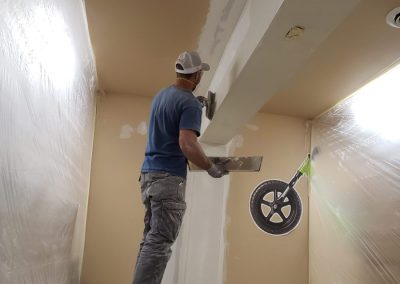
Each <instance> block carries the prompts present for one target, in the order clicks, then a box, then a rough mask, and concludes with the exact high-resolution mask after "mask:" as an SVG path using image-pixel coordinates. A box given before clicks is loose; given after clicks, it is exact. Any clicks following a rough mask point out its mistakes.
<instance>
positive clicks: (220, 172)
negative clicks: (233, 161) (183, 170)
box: [207, 164, 228, 178]
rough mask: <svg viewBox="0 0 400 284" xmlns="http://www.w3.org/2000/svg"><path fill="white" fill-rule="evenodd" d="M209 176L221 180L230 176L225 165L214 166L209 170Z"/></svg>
mask: <svg viewBox="0 0 400 284" xmlns="http://www.w3.org/2000/svg"><path fill="white" fill-rule="evenodd" d="M207 172H208V174H209V175H210V176H212V177H213V178H220V177H223V176H224V175H226V174H228V171H227V170H225V168H224V166H223V165H216V164H212V166H211V168H209V169H208V170H207Z"/></svg>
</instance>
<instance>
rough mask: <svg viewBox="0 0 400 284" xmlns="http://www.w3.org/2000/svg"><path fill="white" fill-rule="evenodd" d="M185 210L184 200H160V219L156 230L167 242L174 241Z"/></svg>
mask: <svg viewBox="0 0 400 284" xmlns="http://www.w3.org/2000/svg"><path fill="white" fill-rule="evenodd" d="M185 210H186V204H185V203H184V202H175V201H167V200H163V201H162V208H161V220H160V222H159V223H158V230H159V233H160V234H161V235H162V236H163V237H164V238H166V239H167V240H168V241H169V242H174V241H175V240H176V238H177V237H178V233H179V229H180V227H181V224H182V220H183V215H184V214H185Z"/></svg>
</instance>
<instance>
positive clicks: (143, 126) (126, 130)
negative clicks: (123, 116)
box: [119, 121, 147, 139]
mask: <svg viewBox="0 0 400 284" xmlns="http://www.w3.org/2000/svg"><path fill="white" fill-rule="evenodd" d="M135 131H136V132H137V133H138V134H140V135H143V136H144V135H146V134H147V123H146V121H142V122H141V123H139V125H138V127H137V128H136V130H135V128H134V127H133V126H132V125H130V124H124V125H122V126H121V130H120V132H119V138H121V139H130V138H131V137H132V135H133V134H134V133H135Z"/></svg>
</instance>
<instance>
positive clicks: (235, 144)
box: [233, 135, 244, 148]
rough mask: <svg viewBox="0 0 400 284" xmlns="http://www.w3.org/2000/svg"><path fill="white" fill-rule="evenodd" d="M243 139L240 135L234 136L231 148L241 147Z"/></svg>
mask: <svg viewBox="0 0 400 284" xmlns="http://www.w3.org/2000/svg"><path fill="white" fill-rule="evenodd" d="M243 143H244V138H243V136H242V135H236V136H235V137H233V147H235V148H240V147H242V146H243Z"/></svg>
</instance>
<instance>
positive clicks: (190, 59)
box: [175, 51, 210, 74]
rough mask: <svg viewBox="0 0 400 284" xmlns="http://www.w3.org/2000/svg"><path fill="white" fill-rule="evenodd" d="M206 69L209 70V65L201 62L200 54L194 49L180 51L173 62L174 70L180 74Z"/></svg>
mask: <svg viewBox="0 0 400 284" xmlns="http://www.w3.org/2000/svg"><path fill="white" fill-rule="evenodd" d="M208 70H210V65H208V64H207V63H204V62H202V61H201V58H200V55H199V54H198V53H197V52H196V51H185V52H182V53H181V54H179V56H178V59H177V60H176V62H175V71H176V72H177V73H181V74H192V73H196V72H198V71H208Z"/></svg>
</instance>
